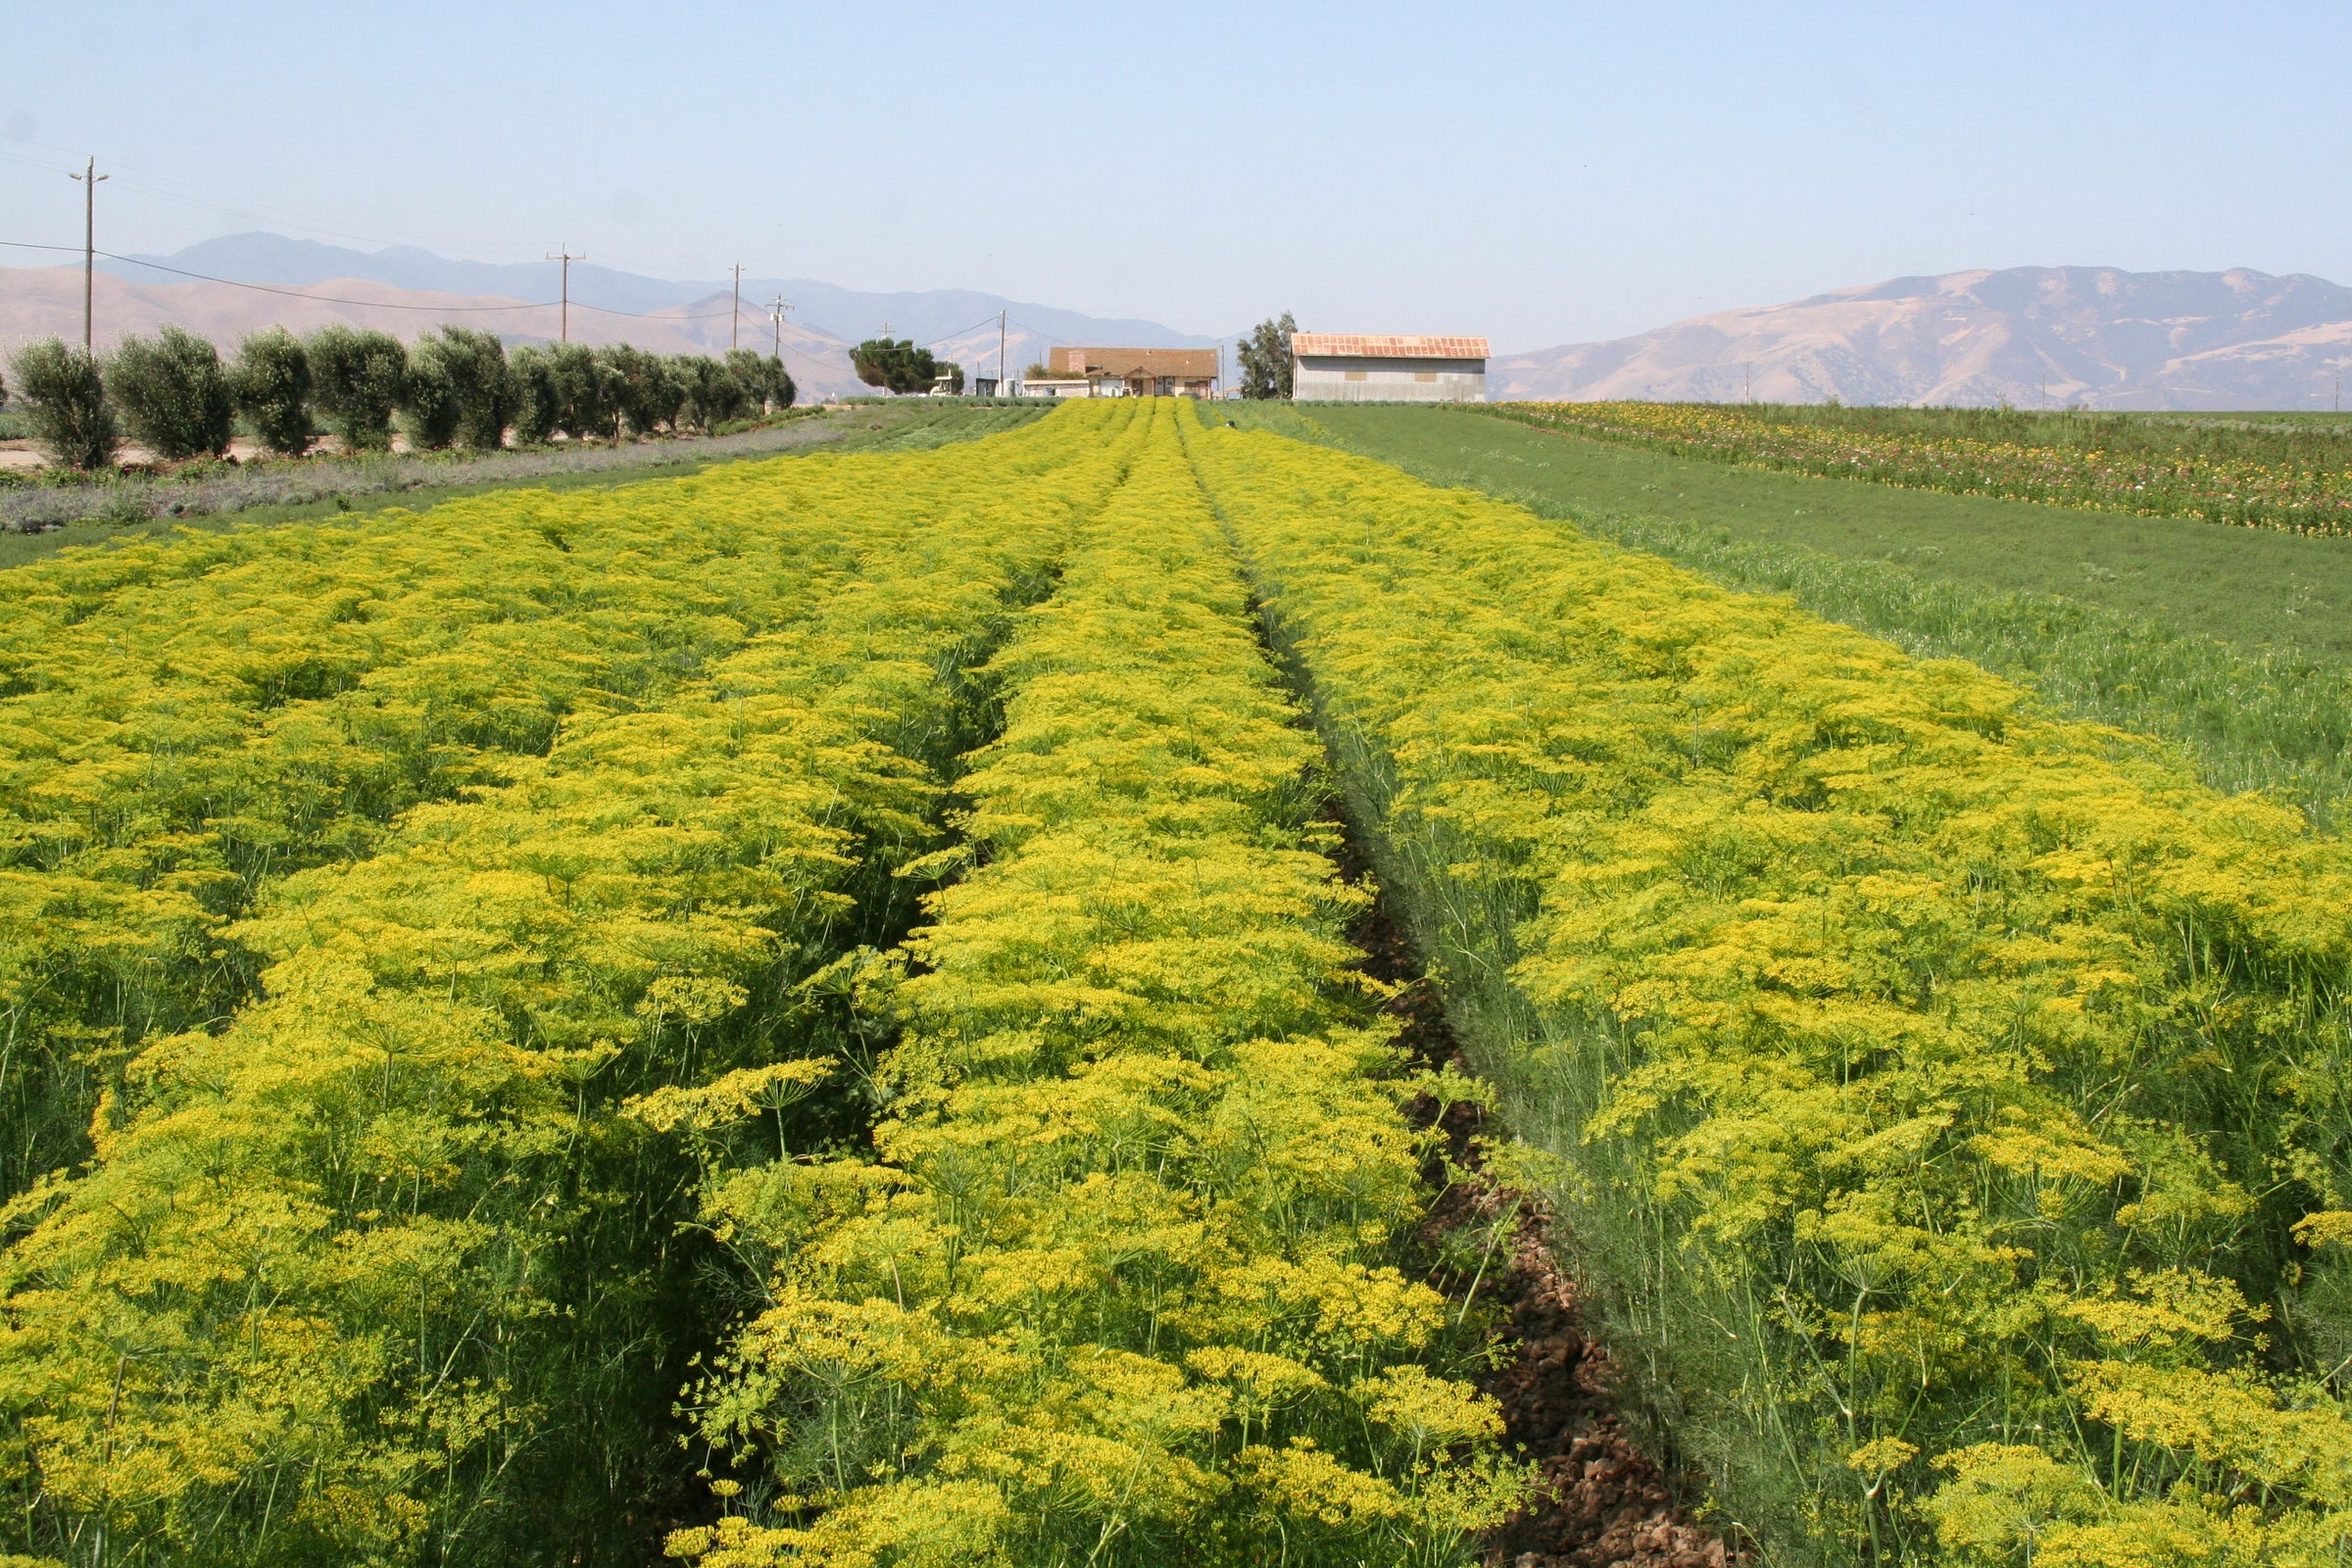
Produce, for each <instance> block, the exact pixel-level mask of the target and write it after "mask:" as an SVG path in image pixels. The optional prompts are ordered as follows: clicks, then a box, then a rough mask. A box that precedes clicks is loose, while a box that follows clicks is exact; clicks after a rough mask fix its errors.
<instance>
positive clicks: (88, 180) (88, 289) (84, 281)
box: [66, 158, 114, 354]
mask: <svg viewBox="0 0 2352 1568" xmlns="http://www.w3.org/2000/svg"><path fill="white" fill-rule="evenodd" d="M66 177H67V178H68V179H78V180H80V181H81V185H82V189H81V352H82V353H84V354H87V353H89V352H90V297H91V295H92V293H93V292H94V290H95V287H96V283H97V273H98V182H99V181H100V180H102V179H112V178H113V177H114V176H113V175H112V174H101V173H100V172H98V160H97V159H95V158H93V159H91V160H90V164H89V168H88V169H87V170H85V171H84V172H81V173H78V174H68V175H67V176H66Z"/></svg>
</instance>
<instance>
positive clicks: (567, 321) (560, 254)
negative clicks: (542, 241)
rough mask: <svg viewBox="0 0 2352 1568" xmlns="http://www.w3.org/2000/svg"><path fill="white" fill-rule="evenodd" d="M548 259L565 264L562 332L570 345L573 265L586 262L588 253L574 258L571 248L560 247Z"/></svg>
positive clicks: (548, 254) (583, 252) (550, 252)
mask: <svg viewBox="0 0 2352 1568" xmlns="http://www.w3.org/2000/svg"><path fill="white" fill-rule="evenodd" d="M547 259H548V260H549V261H551V262H562V263H563V264H564V315H563V317H562V320H563V323H564V324H563V328H562V330H563V334H564V342H566V343H568V342H570V341H571V264H572V263H574V262H584V261H586V260H587V259H588V253H587V252H586V251H582V252H580V254H579V255H577V256H574V255H572V254H571V247H570V246H568V245H559V246H558V247H556V249H554V250H552V251H549V252H548V253H547Z"/></svg>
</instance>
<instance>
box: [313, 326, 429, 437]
mask: <svg viewBox="0 0 2352 1568" xmlns="http://www.w3.org/2000/svg"><path fill="white" fill-rule="evenodd" d="M306 347H307V350H308V353H309V355H310V361H311V395H312V398H313V400H314V401H315V402H317V404H318V405H319V413H321V414H323V415H325V416H326V417H327V420H328V422H329V423H330V424H331V425H332V426H333V427H334V432H335V435H336V437H337V438H338V439H339V440H341V441H342V443H343V446H344V449H345V450H346V451H349V452H362V451H367V450H368V449H370V448H375V449H380V448H383V447H387V446H390V445H391V444H392V411H393V410H394V409H396V408H398V407H399V406H400V401H401V397H402V393H403V387H404V384H405V383H406V381H407V380H408V372H409V354H408V350H406V349H404V348H402V347H401V346H400V339H398V338H396V337H394V336H392V335H391V334H390V333H388V332H378V331H375V330H373V329H372V328H368V327H349V326H322V327H320V328H319V330H318V331H316V332H314V333H312V334H311V338H310V342H309V343H308V345H306Z"/></svg>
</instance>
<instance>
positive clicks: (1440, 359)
mask: <svg viewBox="0 0 2352 1568" xmlns="http://www.w3.org/2000/svg"><path fill="white" fill-rule="evenodd" d="M1291 396H1292V397H1294V398H1296V399H1297V400H1299V402H1301V403H1305V402H1336V403H1484V402H1486V401H1487V340H1486V339H1485V338H1483V337H1380V336H1371V335H1366V334H1360V333H1354V332H1294V333H1292V334H1291Z"/></svg>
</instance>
